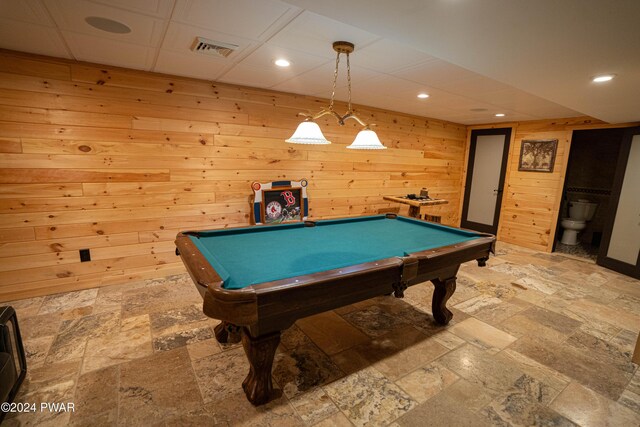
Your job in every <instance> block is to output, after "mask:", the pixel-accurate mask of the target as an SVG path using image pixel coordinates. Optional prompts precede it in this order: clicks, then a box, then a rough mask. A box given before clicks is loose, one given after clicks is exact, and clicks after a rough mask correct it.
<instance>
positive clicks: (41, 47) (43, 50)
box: [0, 18, 71, 58]
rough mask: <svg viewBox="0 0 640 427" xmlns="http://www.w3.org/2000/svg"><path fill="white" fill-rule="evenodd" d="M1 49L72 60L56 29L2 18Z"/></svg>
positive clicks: (0, 20) (0, 19)
mask: <svg viewBox="0 0 640 427" xmlns="http://www.w3.org/2000/svg"><path fill="white" fill-rule="evenodd" d="M0 47H2V48H3V49H11V50H17V51H20V52H29V53H36V54H40V55H50V56H57V57H58V58H71V55H70V54H69V50H68V49H67V47H66V46H65V44H64V41H63V40H62V37H60V34H59V33H58V31H57V30H56V29H55V28H51V27H46V26H42V25H36V24H30V23H27V22H18V21H13V20H10V19H2V18H0Z"/></svg>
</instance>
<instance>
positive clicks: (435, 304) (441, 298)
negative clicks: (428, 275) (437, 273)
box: [431, 277, 456, 325]
mask: <svg viewBox="0 0 640 427" xmlns="http://www.w3.org/2000/svg"><path fill="white" fill-rule="evenodd" d="M431 282H432V283H433V285H434V286H435V289H434V290H433V299H432V301H431V311H432V312H433V317H434V319H436V322H437V323H439V324H441V325H446V324H447V323H449V321H450V320H451V318H452V317H453V313H452V312H451V311H449V309H448V308H447V301H449V298H451V295H453V293H454V292H455V290H456V278H455V277H450V278H448V279H445V280H440V279H433V280H432V281H431Z"/></svg>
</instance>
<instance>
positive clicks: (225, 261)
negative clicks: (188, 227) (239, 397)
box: [189, 215, 481, 289]
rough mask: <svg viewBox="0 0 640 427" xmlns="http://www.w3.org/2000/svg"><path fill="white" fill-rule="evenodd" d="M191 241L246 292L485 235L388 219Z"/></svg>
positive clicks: (230, 285) (200, 235)
mask: <svg viewBox="0 0 640 427" xmlns="http://www.w3.org/2000/svg"><path fill="white" fill-rule="evenodd" d="M194 234H197V237H196V236H194V235H189V237H190V238H191V240H192V241H193V243H194V244H195V245H196V246H197V247H198V249H199V250H200V251H201V252H202V253H203V255H204V256H205V258H206V259H207V261H209V263H210V264H211V266H212V267H213V268H214V269H215V270H216V272H217V273H218V275H219V276H220V278H221V279H222V280H223V281H224V288H226V289H241V288H244V287H246V286H250V285H255V284H259V283H263V282H270V281H273V280H280V279H285V278H287V277H295V276H300V275H305V274H311V273H317V272H321V271H327V270H332V269H337V268H343V267H347V266H350V265H356V264H361V263H365V262H371V261H377V260H381V259H385V258H390V257H402V256H406V255H407V254H409V253H413V252H419V251H424V250H428V249H433V248H438V247H442V246H447V245H453V244H457V243H461V242H465V241H467V240H472V239H475V238H478V237H481V235H479V234H477V233H474V232H471V231H465V230H460V229H457V228H452V227H447V226H443V225H440V224H434V223H429V222H425V221H420V220H415V219H411V218H405V217H398V218H397V219H388V218H386V217H385V216H384V215H378V216H368V217H357V218H345V219H339V220H323V221H317V222H316V226H315V227H305V226H304V224H303V223H292V224H282V225H273V226H254V227H246V228H236V229H231V230H212V231H202V232H195V233H194Z"/></svg>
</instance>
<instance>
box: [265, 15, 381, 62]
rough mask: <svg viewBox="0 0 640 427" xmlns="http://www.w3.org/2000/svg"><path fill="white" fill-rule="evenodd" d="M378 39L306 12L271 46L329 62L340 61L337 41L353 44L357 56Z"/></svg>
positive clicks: (279, 33) (270, 42)
mask: <svg viewBox="0 0 640 427" xmlns="http://www.w3.org/2000/svg"><path fill="white" fill-rule="evenodd" d="M378 38H379V37H378V36H376V35H374V34H371V33H369V32H367V31H364V30H361V29H359V28H356V27H352V26H350V25H347V24H343V23H342V22H338V21H334V20H332V19H329V18H325V17H324V16H320V15H316V14H314V13H311V12H306V11H305V12H303V13H301V14H300V15H299V16H298V17H296V18H295V19H294V20H293V21H292V22H291V23H289V25H287V26H286V27H284V28H283V29H282V30H281V31H280V32H278V33H277V34H276V35H275V36H273V37H272V38H271V39H270V40H269V44H273V45H276V46H281V47H286V48H291V49H296V50H299V51H302V52H306V53H308V54H310V55H316V56H321V57H323V58H328V59H329V58H335V57H336V52H335V51H334V50H333V47H332V44H333V42H334V41H338V40H344V41H348V42H351V43H353V44H355V46H356V52H357V50H358V49H362V48H364V47H365V46H366V45H368V44H370V43H372V42H374V41H375V40H377V39H378ZM354 55H355V54H354Z"/></svg>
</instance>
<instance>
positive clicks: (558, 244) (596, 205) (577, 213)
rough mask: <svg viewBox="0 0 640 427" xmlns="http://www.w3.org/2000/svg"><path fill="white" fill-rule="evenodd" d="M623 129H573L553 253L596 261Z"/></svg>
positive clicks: (606, 216)
mask: <svg viewBox="0 0 640 427" xmlns="http://www.w3.org/2000/svg"><path fill="white" fill-rule="evenodd" d="M625 131H626V129H625V128H615V129H594V130H577V131H574V132H573V136H572V139H571V150H570V152H569V162H568V164H567V173H566V175H565V182H564V189H563V192H562V203H561V206H560V212H559V216H558V228H557V230H556V240H555V242H554V248H553V250H554V252H560V253H565V254H569V255H572V256H577V257H580V258H586V259H590V260H592V261H594V262H595V260H596V258H597V257H598V251H599V250H600V243H601V242H602V236H603V232H604V229H605V225H606V224H607V223H608V220H609V219H610V215H612V214H613V212H612V210H613V208H612V206H611V196H612V190H613V188H614V180H615V176H616V168H617V166H618V157H619V154H620V148H621V146H622V141H623V138H624V135H625Z"/></svg>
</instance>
